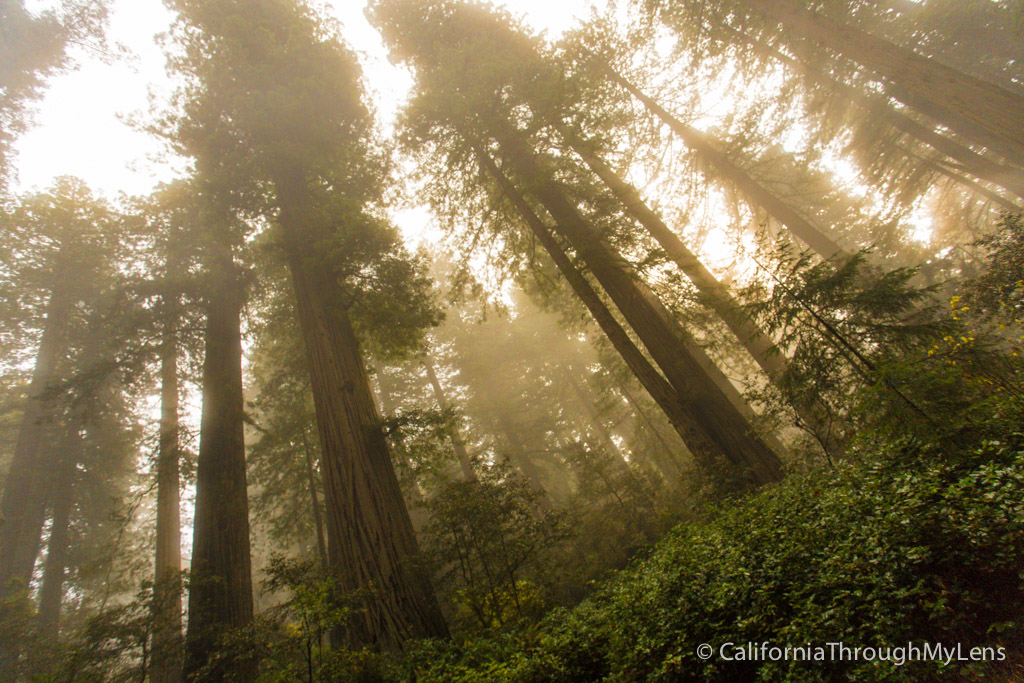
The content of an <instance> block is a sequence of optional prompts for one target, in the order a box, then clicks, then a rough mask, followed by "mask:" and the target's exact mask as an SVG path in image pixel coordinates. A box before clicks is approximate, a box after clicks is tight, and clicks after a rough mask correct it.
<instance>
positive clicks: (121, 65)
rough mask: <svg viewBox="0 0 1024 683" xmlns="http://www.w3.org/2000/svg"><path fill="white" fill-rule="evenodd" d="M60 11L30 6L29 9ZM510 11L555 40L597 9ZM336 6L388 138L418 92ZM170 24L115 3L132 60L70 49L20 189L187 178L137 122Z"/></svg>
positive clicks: (525, 3) (160, 75)
mask: <svg viewBox="0 0 1024 683" xmlns="http://www.w3.org/2000/svg"><path fill="white" fill-rule="evenodd" d="M55 4H56V3H53V2H47V1H39V0H37V1H36V2H28V3H26V5H27V7H28V9H30V10H31V11H40V10H43V9H46V8H48V7H50V6H52V5H55ZM504 5H505V6H506V7H507V8H508V9H509V10H510V11H512V12H513V13H514V14H516V15H518V16H522V17H524V18H525V19H526V20H527V21H528V22H529V23H530V24H531V25H532V26H534V27H535V28H536V29H538V30H542V31H547V32H548V34H549V35H550V36H554V35H557V34H558V33H561V32H562V31H564V30H565V29H567V28H568V27H570V26H572V25H573V23H574V22H575V21H576V19H577V18H582V17H585V16H587V14H588V13H589V11H590V10H589V8H590V7H591V6H592V5H593V3H592V2H591V1H590V0H576V1H574V2H546V1H545V0H513V1H512V2H508V3H504ZM328 7H329V9H330V11H332V12H333V14H334V15H335V16H336V17H337V18H338V19H339V20H340V21H341V23H342V25H343V27H344V36H345V38H346V40H347V41H348V42H349V44H350V45H351V46H352V47H353V48H354V49H355V50H356V51H357V52H358V53H359V55H360V60H361V61H362V64H363V69H364V70H365V73H366V81H367V83H368V85H369V88H370V91H371V94H372V96H373V97H374V99H375V101H376V102H375V104H376V106H377V110H378V114H379V116H380V119H381V125H382V127H383V128H384V130H387V129H388V127H389V125H390V123H391V122H392V121H393V119H394V116H395V114H396V113H397V111H398V109H399V107H400V106H401V104H402V102H403V101H404V99H405V96H406V94H407V92H408V89H409V87H410V86H411V84H412V80H411V77H410V76H409V74H408V73H407V72H406V71H404V70H403V69H401V68H399V67H396V66H394V65H392V64H390V63H389V62H388V60H387V53H386V51H385V49H384V46H383V44H382V42H381V40H380V37H379V36H378V35H377V33H376V31H375V30H374V29H373V28H372V27H371V26H370V24H369V23H368V22H367V20H366V17H365V16H364V15H363V9H364V7H365V4H364V3H361V2H344V1H338V2H334V3H329V4H328ZM172 20H173V13H172V12H170V11H169V10H167V9H166V8H165V7H164V5H163V3H161V2H160V0H118V1H116V2H114V3H113V4H112V16H111V21H110V27H109V31H108V37H109V40H110V42H111V44H120V45H123V46H124V47H125V48H127V50H128V56H127V58H123V59H113V60H110V59H108V60H106V62H105V61H104V60H102V59H100V58H99V57H98V56H96V55H91V54H86V53H84V52H83V51H82V50H73V51H72V55H73V56H74V58H75V60H76V62H77V64H78V68H76V69H75V70H74V71H71V72H70V73H67V74H64V75H61V76H58V77H55V78H52V79H51V80H50V83H49V86H48V88H47V91H46V96H45V97H44V98H43V100H42V102H41V103H40V104H39V105H38V106H37V112H38V113H37V115H36V117H35V121H36V125H35V126H33V127H32V129H31V130H30V131H29V132H28V133H27V134H25V135H24V136H22V137H21V139H20V140H19V141H18V144H17V148H16V149H17V152H18V156H17V158H16V160H15V168H16V172H17V180H16V183H15V189H16V190H18V191H22V192H24V191H32V190H42V189H45V188H46V187H47V186H49V185H50V183H51V182H52V180H53V179H54V178H55V177H57V176H60V175H74V176H78V177H79V178H82V179H83V180H85V181H86V182H87V183H89V185H90V186H92V187H93V188H94V189H95V190H97V191H98V192H100V193H101V194H103V195H105V196H107V197H108V198H111V199H115V198H116V197H117V195H118V194H119V193H121V192H124V193H127V194H129V195H135V194H145V193H147V192H149V191H150V190H151V189H152V188H153V187H154V186H155V185H156V184H157V183H159V182H161V181H166V180H169V179H171V178H173V177H175V175H177V174H178V173H180V172H181V169H182V168H183V167H184V163H183V162H182V160H180V159H175V158H168V156H167V155H166V153H165V151H164V149H163V146H162V145H161V143H160V142H159V141H158V140H157V139H155V138H153V137H152V136H150V135H149V134H147V133H146V132H144V131H141V130H139V129H138V128H137V127H133V126H132V125H131V122H130V119H136V118H143V119H144V118H145V116H146V114H147V112H148V110H149V108H150V97H151V96H152V97H155V98H156V101H157V103H158V104H159V100H160V98H161V97H163V96H166V95H167V94H169V93H170V92H171V91H172V89H173V87H174V86H173V81H172V80H171V79H170V78H169V77H168V75H167V72H166V69H165V66H164V64H165V60H164V56H163V52H162V51H161V48H160V46H159V44H158V39H157V36H158V35H159V34H161V33H163V32H165V31H166V30H167V29H168V27H169V25H170V22H171V21H172ZM410 219H412V216H410Z"/></svg>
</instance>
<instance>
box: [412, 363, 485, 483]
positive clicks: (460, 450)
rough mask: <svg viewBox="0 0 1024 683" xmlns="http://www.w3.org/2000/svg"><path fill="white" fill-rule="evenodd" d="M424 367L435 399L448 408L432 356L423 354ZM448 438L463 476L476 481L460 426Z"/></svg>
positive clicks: (453, 427)
mask: <svg viewBox="0 0 1024 683" xmlns="http://www.w3.org/2000/svg"><path fill="white" fill-rule="evenodd" d="M422 360H423V367H424V368H426V371H427V380H428V381H429V382H430V386H431V388H432V389H433V390H434V400H436V401H437V404H438V405H439V406H440V407H441V410H448V409H449V407H450V406H449V404H448V397H447V396H445V393H444V389H443V388H442V387H441V382H439V381H438V379H437V373H436V372H434V364H433V363H432V362H431V360H430V356H428V355H426V354H423V358H422ZM448 438H450V439H451V441H452V449H453V450H454V451H455V457H456V458H457V459H458V461H459V468H460V469H461V470H462V476H463V478H464V479H465V480H466V481H476V480H477V478H476V472H474V471H473V462H472V461H471V460H470V459H469V453H467V452H466V444H465V443H464V442H463V441H462V435H461V434H459V428H458V427H457V426H452V430H451V432H450V433H449V434H448Z"/></svg>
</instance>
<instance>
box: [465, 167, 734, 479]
mask: <svg viewBox="0 0 1024 683" xmlns="http://www.w3.org/2000/svg"><path fill="white" fill-rule="evenodd" d="M477 160H478V161H479V163H480V166H481V167H482V168H483V169H484V170H485V171H486V172H487V173H488V174H489V175H490V176H491V177H492V178H493V179H494V180H495V182H496V183H497V185H498V187H499V189H500V190H501V191H502V193H503V194H504V195H505V196H506V197H507V198H508V199H509V200H510V201H511V202H512V204H513V206H515V208H516V210H517V211H518V212H519V214H520V215H521V216H522V218H523V220H524V222H525V223H526V224H527V226H528V227H529V228H530V230H531V231H532V232H533V234H534V235H535V236H536V237H537V239H538V241H540V243H541V245H542V246H543V247H544V248H545V249H546V250H547V252H548V254H549V255H550V256H551V259H552V260H553V261H554V262H555V265H556V266H557V267H558V270H559V271H560V272H561V273H562V276H563V277H564V278H565V279H566V281H567V282H568V283H569V285H570V287H571V288H572V290H573V292H574V293H575V294H576V296H578V297H579V299H580V301H582V302H583V304H584V306H586V307H587V310H589V311H590V314H591V315H592V316H593V317H594V320H595V321H596V322H597V324H598V326H599V327H600V328H601V330H602V331H603V332H604V333H605V335H606V336H607V337H608V340H609V341H610V342H611V343H612V346H613V347H615V350H616V351H617V352H618V353H619V355H620V356H621V357H622V359H623V361H624V362H625V363H626V365H627V366H628V367H629V369H630V370H632V372H633V374H634V375H635V376H636V378H637V380H638V381H639V382H640V384H641V385H642V386H643V387H644V389H646V390H647V392H648V393H649V394H650V396H651V398H653V399H654V401H655V403H657V404H658V407H659V408H661V410H662V412H664V413H665V416H666V417H667V418H668V421H669V423H670V424H671V425H672V427H673V428H674V429H675V431H676V433H678V434H679V436H680V438H681V439H682V440H683V442H684V443H685V444H686V445H687V446H688V447H689V448H690V452H691V453H692V454H693V456H694V458H695V459H696V460H697V462H698V464H700V465H701V466H703V467H706V468H712V469H713V468H715V467H716V464H715V463H716V462H717V461H723V462H724V461H725V454H724V453H722V452H721V450H720V449H719V448H718V446H717V445H716V444H714V443H713V442H711V441H710V440H709V439H707V438H706V437H705V436H704V435H703V432H702V429H701V427H700V425H699V424H698V423H697V421H696V420H695V419H694V418H693V416H692V415H691V414H690V413H689V412H688V410H687V408H686V401H685V400H684V398H683V397H682V396H681V395H680V394H679V392H677V391H676V389H675V388H674V387H673V386H672V385H671V384H670V383H669V382H668V380H666V379H665V377H664V376H663V375H662V374H661V372H660V371H658V370H657V369H656V368H655V367H654V366H653V365H652V364H651V363H650V361H648V360H647V357H646V356H644V354H643V353H642V352H641V351H640V349H639V348H638V347H637V346H636V344H634V343H633V340H632V338H630V336H629V333H628V332H626V330H625V329H624V328H623V327H622V325H620V324H619V322H618V320H616V318H615V316H614V315H613V314H612V312H611V310H609V308H608V307H607V306H606V305H605V303H604V301H603V300H602V299H601V297H600V295H599V294H598V293H597V292H596V291H595V290H594V288H593V287H592V286H591V285H590V283H589V282H588V281H587V279H586V277H584V275H583V274H582V273H581V272H580V271H579V270H577V269H576V267H575V266H574V265H573V263H572V261H571V260H570V259H569V257H568V255H567V254H566V253H565V251H564V250H563V249H562V247H561V245H559V244H558V241H557V240H556V239H555V237H554V235H553V234H552V232H551V230H550V229H548V228H547V227H546V226H545V225H544V224H543V222H542V221H541V219H540V218H539V217H538V216H537V214H536V213H534V211H533V209H531V208H530V205H529V204H528V203H527V201H526V198H525V197H523V195H522V194H521V193H520V192H519V191H518V189H516V187H515V186H514V185H513V184H512V182H511V181H510V180H509V179H508V177H507V176H506V175H505V173H504V172H503V171H502V170H501V169H499V168H498V166H497V165H496V164H495V163H494V161H493V160H492V159H491V158H490V156H489V155H487V154H486V153H485V152H484V151H483V150H481V149H477ZM702 449H703V450H702Z"/></svg>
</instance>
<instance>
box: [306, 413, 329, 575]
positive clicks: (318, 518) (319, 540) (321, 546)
mask: <svg viewBox="0 0 1024 683" xmlns="http://www.w3.org/2000/svg"><path fill="white" fill-rule="evenodd" d="M302 451H303V453H305V454H306V474H307V475H308V476H309V504H310V507H312V508H313V524H314V526H316V549H317V553H318V554H319V556H320V566H321V567H322V568H323V569H325V570H326V569H327V568H328V566H329V565H328V559H327V541H326V540H325V538H324V518H323V515H322V514H321V513H320V496H318V495H317V492H316V469H315V468H314V467H313V449H312V448H310V446H309V439H308V438H307V437H306V428H305V427H303V428H302Z"/></svg>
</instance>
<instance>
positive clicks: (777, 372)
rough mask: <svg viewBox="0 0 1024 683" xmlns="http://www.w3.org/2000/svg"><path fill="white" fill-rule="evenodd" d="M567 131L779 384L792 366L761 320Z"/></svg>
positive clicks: (806, 414) (808, 416) (829, 447)
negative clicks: (745, 309)
mask: <svg viewBox="0 0 1024 683" xmlns="http://www.w3.org/2000/svg"><path fill="white" fill-rule="evenodd" d="M565 135H566V137H567V139H568V140H569V141H570V144H571V146H572V148H573V149H574V150H575V151H576V153H577V154H579V155H580V157H581V158H582V159H583V160H584V161H585V162H586V163H587V165H588V166H590V168H591V170H593V171H594V173H595V174H596V175H597V176H598V177H599V178H600V179H601V180H602V181H603V182H604V183H605V184H606V185H607V186H608V188H609V189H610V190H611V191H612V193H613V194H614V195H615V196H616V198H618V200H619V201H620V202H622V204H623V206H625V207H626V210H627V211H628V212H629V213H630V214H631V215H632V216H633V217H634V218H636V219H637V220H638V221H639V222H640V224H641V225H643V226H644V227H645V228H646V229H647V231H648V233H650V235H651V236H652V237H653V238H654V239H655V240H656V241H657V242H658V244H659V245H661V248H662V249H664V250H665V253H667V254H668V256H669V258H671V259H672V260H673V261H674V262H675V264H676V265H677V266H679V269H680V270H682V271H683V273H685V274H686V276H687V277H688V278H689V279H690V281H691V282H693V284H694V286H696V287H697V290H698V291H699V292H700V293H701V295H702V299H703V301H704V302H705V303H706V304H707V306H708V307H710V308H711V310H713V311H714V312H715V313H717V314H718V316H719V317H720V318H722V320H723V321H725V324H726V325H727V326H728V328H729V330H730V331H731V332H732V333H733V334H734V335H735V336H736V338H737V339H738V340H739V342H740V344H742V345H743V348H745V349H746V350H747V353H749V354H750V356H751V357H752V358H753V359H754V361H755V362H756V363H757V364H758V366H760V368H761V369H762V370H763V371H764V373H765V374H766V375H767V376H768V378H769V380H771V381H772V382H773V383H776V384H777V383H779V381H780V380H781V379H782V377H783V374H784V373H785V372H786V369H787V366H788V361H787V359H786V356H785V355H784V354H783V353H782V351H781V350H780V349H779V348H778V347H777V346H776V345H775V342H773V341H772V340H771V339H770V338H769V337H768V335H767V334H765V333H764V332H763V331H762V330H761V328H760V327H758V326H757V323H755V322H754V321H753V320H751V319H750V318H749V317H748V316H747V315H746V314H744V313H743V311H742V310H741V309H740V306H739V304H737V303H736V301H735V300H734V299H733V298H732V295H731V294H729V291H728V290H727V289H726V288H725V287H724V286H723V285H722V284H721V283H720V282H719V281H718V279H717V278H715V276H714V275H713V274H712V273H711V271H709V270H708V269H707V268H706V267H705V266H704V264H703V263H701V262H700V260H699V259H698V258H697V256H696V254H694V253H693V252H691V251H690V250H689V249H688V248H687V247H686V245H685V244H684V243H683V241H682V240H681V239H679V237H678V236H677V235H676V234H675V233H674V232H672V230H670V229H669V227H668V226H667V225H665V222H664V221H663V220H661V217H660V216H659V215H658V214H657V213H655V212H654V211H653V210H651V208H650V207H648V206H647V204H646V203H645V202H644V201H643V198H641V197H640V193H639V192H638V191H637V190H636V188H634V187H633V186H632V185H630V184H629V183H627V182H626V181H625V180H623V179H622V178H620V177H619V176H618V174H616V173H615V172H614V171H613V170H612V168H611V167H610V166H608V164H607V163H605V162H604V160H602V159H601V158H599V157H598V156H597V155H596V154H594V153H592V152H591V151H590V150H589V149H588V148H587V146H586V145H585V144H583V143H582V142H580V141H579V140H576V139H574V138H573V137H572V136H569V135H568V134H565ZM792 407H793V409H794V410H795V411H796V412H797V413H798V415H799V416H800V419H802V420H803V421H804V422H805V423H806V424H807V425H809V426H811V427H812V428H814V429H816V430H818V431H821V432H822V433H824V434H827V433H828V430H827V429H825V428H824V427H823V420H822V418H821V417H820V416H818V415H816V414H815V412H814V410H813V409H812V408H810V407H808V406H805V405H801V404H800V403H799V402H794V403H792ZM820 442H821V445H822V448H823V449H824V450H825V452H826V453H828V454H829V455H830V456H831V455H836V454H839V453H840V452H841V450H842V446H841V444H840V443H839V442H838V441H836V440H835V439H831V438H824V439H822V440H821V441H820Z"/></svg>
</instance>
